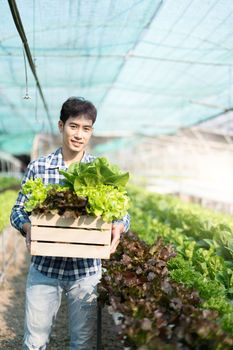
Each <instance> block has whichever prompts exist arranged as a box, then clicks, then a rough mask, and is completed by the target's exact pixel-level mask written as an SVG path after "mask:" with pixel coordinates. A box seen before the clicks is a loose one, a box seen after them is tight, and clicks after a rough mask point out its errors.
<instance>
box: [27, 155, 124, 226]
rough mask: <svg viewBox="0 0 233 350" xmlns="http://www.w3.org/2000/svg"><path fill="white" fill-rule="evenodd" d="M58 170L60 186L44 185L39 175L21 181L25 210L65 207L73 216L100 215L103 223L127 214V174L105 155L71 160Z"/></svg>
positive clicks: (51, 209) (49, 209)
mask: <svg viewBox="0 0 233 350" xmlns="http://www.w3.org/2000/svg"><path fill="white" fill-rule="evenodd" d="M60 172H61V174H63V175H64V177H65V181H64V183H63V184H62V185H52V184H50V185H47V186H45V185H44V184H43V182H42V179H40V178H37V179H35V180H32V179H30V180H28V181H27V182H26V183H25V184H24V186H23V193H24V194H25V195H28V201H27V203H26V205H25V208H26V210H27V211H29V212H31V211H34V212H35V211H40V212H48V211H53V210H57V212H58V213H59V214H62V213H63V214H64V211H65V209H66V210H67V211H73V213H74V215H75V216H78V215H80V214H84V213H87V214H89V215H94V216H101V217H102V218H103V220H105V221H106V222H111V221H112V220H115V219H120V218H122V217H123V216H125V215H126V214H127V210H128V208H129V198H128V196H127V193H126V190H125V184H126V182H127V181H128V178H129V174H128V173H122V172H121V171H120V170H119V168H118V167H117V166H115V165H111V164H109V163H108V162H107V160H106V159H105V158H97V159H95V161H94V162H92V163H73V164H71V165H70V167H69V168H68V170H67V171H64V170H61V171H60ZM56 192H57V194H56ZM62 208H63V209H64V210H62Z"/></svg>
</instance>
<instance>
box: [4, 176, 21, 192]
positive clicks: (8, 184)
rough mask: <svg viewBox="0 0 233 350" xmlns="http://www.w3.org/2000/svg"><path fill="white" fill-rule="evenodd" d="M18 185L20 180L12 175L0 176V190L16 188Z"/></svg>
mask: <svg viewBox="0 0 233 350" xmlns="http://www.w3.org/2000/svg"><path fill="white" fill-rule="evenodd" d="M19 186H20V180H19V179H17V178H16V177H12V176H9V177H8V176H0V192H3V191H5V190H7V189H18V188H19Z"/></svg>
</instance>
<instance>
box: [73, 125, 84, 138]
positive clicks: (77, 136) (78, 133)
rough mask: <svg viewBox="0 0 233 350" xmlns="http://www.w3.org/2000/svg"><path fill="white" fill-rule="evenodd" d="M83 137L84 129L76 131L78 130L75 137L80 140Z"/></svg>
mask: <svg viewBox="0 0 233 350" xmlns="http://www.w3.org/2000/svg"><path fill="white" fill-rule="evenodd" d="M82 136H83V130H82V128H78V129H76V130H75V134H74V137H76V138H78V139H80V138H82Z"/></svg>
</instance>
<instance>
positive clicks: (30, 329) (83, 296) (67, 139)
mask: <svg viewBox="0 0 233 350" xmlns="http://www.w3.org/2000/svg"><path fill="white" fill-rule="evenodd" d="M96 115H97V111H96V108H95V106H94V105H93V104H92V103H91V102H89V101H86V100H84V99H82V98H76V97H71V98H69V99H68V100H67V101H65V102H64V104H63V105H62V109H61V114H60V120H59V122H58V127H59V130H60V132H61V134H62V147H61V148H59V149H57V150H56V151H55V152H54V153H51V154H50V155H48V156H47V157H40V158H39V159H37V160H34V161H32V162H31V163H30V164H29V165H28V168H27V170H26V173H25V175H24V178H23V180H22V184H24V183H25V182H26V181H27V180H28V179H29V178H32V179H35V178H38V177H39V178H42V180H43V182H44V184H46V185H47V184H49V183H53V184H54V183H59V182H60V181H61V180H62V179H63V176H62V175H61V174H60V173H59V169H67V167H68V166H69V165H70V164H71V163H73V162H77V161H80V162H86V163H88V162H91V161H93V160H94V157H93V156H91V155H89V154H87V153H86V151H85V148H86V146H87V144H88V142H89V140H90V138H91V135H92V131H93V124H94V122H95V120H96ZM26 200H27V197H26V196H25V195H23V194H22V191H20V192H19V195H18V198H17V200H16V204H15V206H14V207H13V209H12V213H11V223H12V225H13V226H14V227H15V228H16V229H18V230H19V231H20V232H21V233H22V235H23V236H24V237H25V239H26V245H27V248H28V250H29V251H30V233H31V224H30V219H29V216H28V214H27V212H26V211H25V209H24V205H25V201H26ZM128 228H129V216H128V215H126V216H125V217H124V218H122V219H121V220H117V221H115V222H113V224H112V241H111V253H113V252H114V251H115V250H116V247H117V245H118V243H119V240H120V235H121V233H123V232H125V231H127V230H128ZM100 278H101V261H100V259H81V258H56V257H46V256H33V257H32V259H31V265H30V268H29V273H28V278H27V287H26V305H25V333H24V340H23V348H22V349H23V350H32V349H33V350H36V349H37V350H44V349H46V348H47V345H48V343H49V336H50V333H51V328H52V325H53V321H54V320H55V318H56V314H57V311H58V309H59V307H60V303H61V297H62V292H63V291H64V292H65V294H66V297H67V301H68V313H69V329H70V350H90V349H91V345H90V339H91V338H92V335H93V326H94V323H95V320H96V301H97V284H98V282H99V280H100Z"/></svg>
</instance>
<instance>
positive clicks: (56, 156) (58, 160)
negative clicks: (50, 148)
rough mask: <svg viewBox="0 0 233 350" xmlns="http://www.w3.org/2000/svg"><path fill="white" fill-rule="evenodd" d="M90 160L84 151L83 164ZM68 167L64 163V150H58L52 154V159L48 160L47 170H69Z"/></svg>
mask: <svg viewBox="0 0 233 350" xmlns="http://www.w3.org/2000/svg"><path fill="white" fill-rule="evenodd" d="M87 159H88V154H87V153H86V151H84V154H83V157H82V159H81V162H82V163H83V162H84V163H85V162H86V161H87ZM67 168H68V167H67V166H66V165H65V163H64V159H63V155H62V148H61V147H60V148H58V149H57V150H56V151H55V152H54V153H52V154H51V157H48V159H47V160H46V165H45V169H67Z"/></svg>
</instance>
